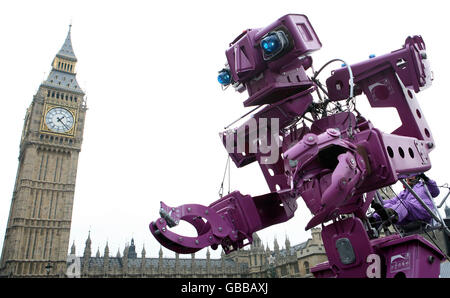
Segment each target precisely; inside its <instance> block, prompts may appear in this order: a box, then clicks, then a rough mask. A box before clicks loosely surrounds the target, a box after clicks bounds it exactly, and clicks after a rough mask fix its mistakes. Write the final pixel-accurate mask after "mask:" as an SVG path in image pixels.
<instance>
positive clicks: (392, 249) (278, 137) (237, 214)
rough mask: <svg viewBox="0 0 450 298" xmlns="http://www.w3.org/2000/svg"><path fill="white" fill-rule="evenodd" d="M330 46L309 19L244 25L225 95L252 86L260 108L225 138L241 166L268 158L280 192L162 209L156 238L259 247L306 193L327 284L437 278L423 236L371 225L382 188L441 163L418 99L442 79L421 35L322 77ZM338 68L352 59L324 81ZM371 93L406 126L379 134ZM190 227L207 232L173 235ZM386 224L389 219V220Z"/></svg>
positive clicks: (230, 54) (181, 248) (187, 247)
mask: <svg viewBox="0 0 450 298" xmlns="http://www.w3.org/2000/svg"><path fill="white" fill-rule="evenodd" d="M321 46H322V44H321V42H320V40H319V38H318V37H317V35H316V33H315V31H314V29H313V28H312V26H311V24H310V22H309V20H308V18H307V17H306V16H304V15H299V14H289V15H285V16H283V17H282V18H280V19H278V20H277V21H275V22H274V23H272V24H271V25H269V26H267V27H264V28H259V29H248V30H245V31H244V32H243V33H241V34H240V35H239V36H237V37H236V39H235V40H234V41H232V42H231V43H230V47H229V48H228V49H227V50H226V52H225V54H226V58H227V64H226V65H225V67H224V68H223V69H221V70H220V71H219V75H218V80H219V82H220V83H221V85H222V87H223V89H226V88H228V87H230V86H231V87H233V88H234V89H235V90H236V91H238V92H243V91H245V90H247V92H248V95H249V97H248V99H247V100H245V101H244V106H245V107H250V106H255V108H254V109H253V110H252V111H251V112H254V113H253V114H252V116H251V117H250V118H249V119H248V120H247V121H246V122H245V123H244V124H242V125H240V126H238V127H237V128H234V129H227V130H226V131H224V132H222V133H221V134H220V136H221V140H222V142H223V144H224V145H225V147H226V149H227V151H228V153H229V157H230V158H231V159H232V160H233V162H234V163H235V165H236V166H237V167H244V166H246V165H248V164H250V163H252V162H255V161H256V162H258V164H259V165H260V167H261V170H262V172H263V175H264V177H265V179H266V181H267V184H268V186H269V189H270V193H267V194H264V195H260V196H250V195H244V194H241V193H240V192H239V191H234V192H231V193H229V194H227V195H225V196H221V197H220V198H219V199H218V200H217V201H215V202H213V203H212V204H210V205H209V206H202V205H198V204H186V205H181V206H178V207H169V206H167V205H165V204H164V203H163V202H161V208H160V215H161V218H159V219H158V220H156V221H154V222H151V223H150V230H151V233H152V234H153V235H154V237H155V238H156V239H157V240H158V241H159V242H160V243H161V244H162V245H163V246H165V247H166V248H168V249H171V250H173V251H175V252H178V253H193V252H196V251H198V250H200V249H202V248H204V247H207V246H211V247H212V248H213V249H216V248H217V247H218V246H219V245H221V246H222V247H223V249H224V251H225V253H229V252H231V251H233V250H236V249H239V248H242V247H244V246H245V245H248V244H250V243H251V242H252V240H253V239H252V234H253V233H254V232H256V231H259V230H261V229H264V228H265V227H268V226H271V225H274V224H278V223H281V222H284V221H287V220H289V219H290V218H292V217H293V216H294V212H295V210H296V209H297V203H296V200H297V199H298V198H300V197H301V198H302V199H303V200H304V202H305V203H306V206H307V207H308V208H309V210H310V211H311V213H312V215H313V217H312V219H311V220H310V221H309V223H308V224H307V226H306V229H310V228H312V227H315V226H317V225H321V226H322V239H323V242H324V246H325V249H326V253H327V256H328V262H326V263H322V264H319V265H317V266H316V267H315V268H313V269H312V270H311V271H312V273H313V274H314V275H315V276H316V277H437V276H438V275H439V266H440V261H441V260H442V259H443V258H444V255H443V254H442V253H441V251H439V249H437V248H436V247H435V246H434V245H432V244H431V243H429V242H428V241H427V240H425V239H424V238H422V237H421V236H419V235H410V236H404V235H402V234H401V233H390V232H389V230H386V236H384V237H380V234H379V233H378V232H379V231H380V230H379V228H378V229H377V228H376V227H374V226H372V225H371V223H370V221H369V220H368V218H367V211H368V209H369V206H370V205H371V203H372V201H373V200H379V195H378V193H377V190H378V189H380V188H382V187H386V186H389V185H392V184H394V183H396V182H397V181H398V180H401V181H403V179H405V178H407V177H411V176H415V175H417V174H420V173H423V172H426V171H428V170H429V169H430V168H431V163H430V159H429V153H430V151H431V150H432V149H433V148H434V140H433V136H432V134H431V129H430V128H429V126H428V124H427V122H426V120H425V117H424V115H423V113H422V111H421V109H420V107H419V105H418V102H417V100H416V98H415V93H418V92H420V91H422V90H423V89H425V88H426V87H428V86H430V85H431V81H432V74H431V71H430V69H429V64H428V57H427V53H426V51H425V44H424V42H423V40H422V38H421V37H420V36H414V37H408V38H407V39H406V41H405V45H404V46H403V47H402V48H401V49H399V50H396V51H393V52H391V53H388V54H385V55H382V56H379V57H374V56H371V57H370V59H369V60H366V61H363V62H360V63H357V64H354V65H347V64H345V62H344V61H342V60H340V59H334V60H331V61H330V62H328V63H327V64H325V65H324V66H323V67H322V68H320V69H319V70H318V71H315V70H314V68H313V60H312V57H311V54H312V53H313V52H314V51H316V50H319V49H320V48H321ZM335 61H342V62H343V63H344V64H343V65H342V67H341V68H339V69H335V70H333V71H332V72H331V76H330V77H329V78H328V79H327V80H326V84H322V83H321V82H320V81H319V79H318V75H319V74H320V73H321V72H322V70H323V69H324V68H325V67H326V66H328V65H329V64H330V63H331V62H335ZM308 72H310V73H311V74H310V75H308ZM362 93H364V95H365V96H366V97H367V99H368V100H369V103H370V105H371V106H372V107H374V108H376V107H394V108H396V109H397V111H398V114H399V116H400V120H401V122H402V124H401V126H400V127H399V128H397V129H396V130H395V131H393V132H391V133H385V132H382V131H380V130H378V129H377V128H375V127H374V126H373V125H372V124H371V122H370V121H369V120H367V119H365V118H364V117H363V116H362V115H361V114H360V113H359V112H358V111H357V110H356V108H355V99H356V96H358V95H361V94H362ZM244 116H245V115H244ZM269 120H270V121H269ZM411 191H413V190H412V189H411ZM419 199H420V198H419ZM180 220H184V221H187V222H189V223H190V224H192V225H193V226H194V227H195V229H196V230H197V232H198V236H197V237H185V236H182V235H178V234H176V233H174V232H172V231H170V230H169V228H170V227H173V226H175V225H177V224H179V222H180ZM383 220H384V221H385V222H387V223H389V221H390V218H389V215H388V216H386V217H385V218H384V219H383ZM381 227H386V224H383V225H381Z"/></svg>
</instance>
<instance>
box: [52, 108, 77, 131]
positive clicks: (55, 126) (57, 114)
mask: <svg viewBox="0 0 450 298" xmlns="http://www.w3.org/2000/svg"><path fill="white" fill-rule="evenodd" d="M45 124H47V127H48V128H49V129H50V130H51V131H54V132H58V133H65V132H68V131H69V130H71V129H72V127H73V125H74V120H73V115H72V113H71V112H69V111H68V110H66V109H64V108H52V109H50V110H49V111H48V112H47V114H46V115H45Z"/></svg>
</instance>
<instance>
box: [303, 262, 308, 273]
mask: <svg viewBox="0 0 450 298" xmlns="http://www.w3.org/2000/svg"><path fill="white" fill-rule="evenodd" d="M303 266H304V267H305V273H306V274H309V262H308V261H305V262H304V263H303Z"/></svg>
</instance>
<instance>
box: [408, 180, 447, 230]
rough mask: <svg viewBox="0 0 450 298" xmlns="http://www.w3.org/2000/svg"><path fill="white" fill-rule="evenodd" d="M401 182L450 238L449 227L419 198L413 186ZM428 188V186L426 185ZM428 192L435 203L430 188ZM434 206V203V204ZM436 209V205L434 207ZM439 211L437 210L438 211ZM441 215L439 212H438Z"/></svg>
mask: <svg viewBox="0 0 450 298" xmlns="http://www.w3.org/2000/svg"><path fill="white" fill-rule="evenodd" d="M400 182H401V183H402V184H403V186H404V187H405V188H406V189H407V190H408V191H409V192H410V193H411V194H412V195H413V197H414V198H415V199H416V200H417V201H418V202H419V203H420V204H421V205H422V207H423V208H424V209H425V210H426V211H427V212H428V213H429V214H430V215H431V216H432V217H433V219H434V220H436V221H437V222H438V223H440V224H441V226H442V228H443V229H444V231H445V233H446V234H447V235H448V236H450V230H449V229H448V228H447V226H446V225H445V223H444V222H443V221H442V219H441V218H440V216H437V215H436V214H435V213H434V212H433V211H432V210H431V209H430V207H428V205H427V204H426V203H425V202H424V201H423V200H422V198H421V197H419V195H418V194H417V193H416V192H415V191H414V189H412V188H411V186H409V184H408V183H406V181H405V179H400ZM425 187H426V185H425ZM425 189H426V191H427V194H428V195H429V196H430V198H431V201H432V202H433V199H432V197H431V195H430V193H429V191H428V188H425ZM433 205H434V202H433ZM434 206H435V207H436V205H434ZM436 211H437V209H436ZM438 214H439V212H438Z"/></svg>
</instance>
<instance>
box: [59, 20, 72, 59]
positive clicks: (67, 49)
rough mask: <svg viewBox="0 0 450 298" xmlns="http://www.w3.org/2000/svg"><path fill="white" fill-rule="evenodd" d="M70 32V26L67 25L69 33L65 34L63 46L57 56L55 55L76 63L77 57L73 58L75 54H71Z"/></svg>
mask: <svg viewBox="0 0 450 298" xmlns="http://www.w3.org/2000/svg"><path fill="white" fill-rule="evenodd" d="M71 31H72V24H70V25H69V32H68V33H67V37H66V40H65V41H64V44H63V46H62V47H61V49H60V50H59V52H58V54H56V57H60V58H63V59H67V60H70V61H73V62H76V61H77V57H76V56H75V53H74V52H73V47H72V38H71Z"/></svg>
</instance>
